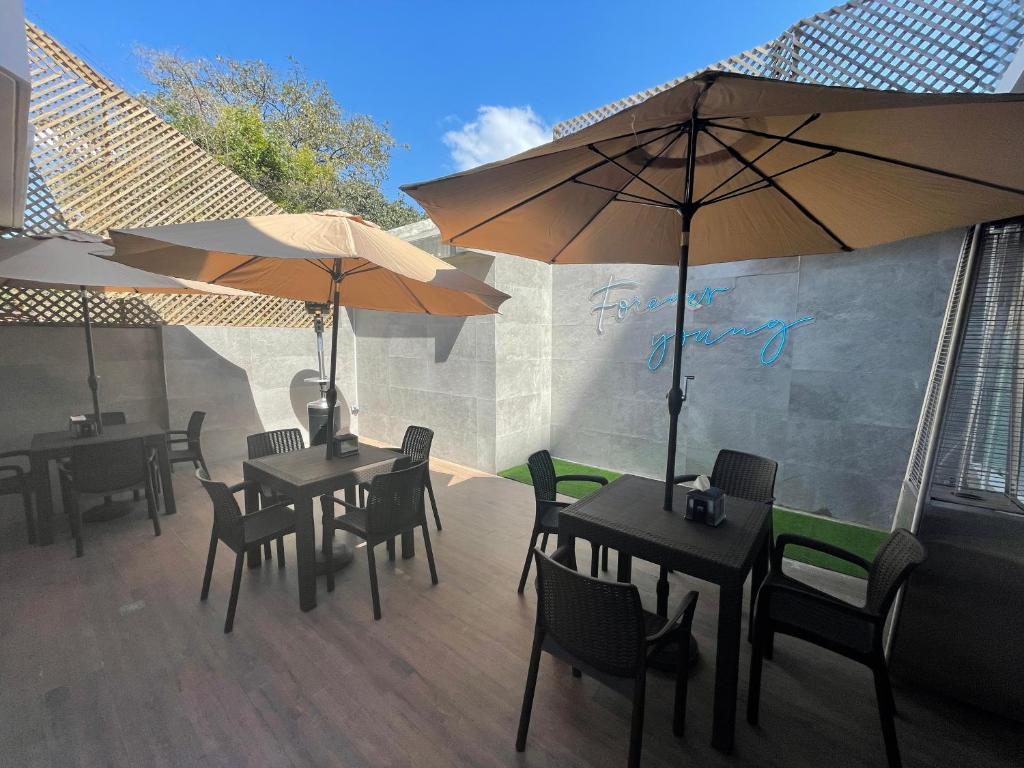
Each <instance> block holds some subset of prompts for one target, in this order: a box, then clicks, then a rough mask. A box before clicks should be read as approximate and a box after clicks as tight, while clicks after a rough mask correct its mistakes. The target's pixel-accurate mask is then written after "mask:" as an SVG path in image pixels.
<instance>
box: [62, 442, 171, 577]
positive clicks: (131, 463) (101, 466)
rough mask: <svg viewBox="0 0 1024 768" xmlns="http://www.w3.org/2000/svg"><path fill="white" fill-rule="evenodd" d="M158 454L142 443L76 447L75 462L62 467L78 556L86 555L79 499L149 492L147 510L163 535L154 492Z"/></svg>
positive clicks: (65, 499) (154, 529)
mask: <svg viewBox="0 0 1024 768" xmlns="http://www.w3.org/2000/svg"><path fill="white" fill-rule="evenodd" d="M155 461H156V457H155V456H154V454H153V453H152V452H151V451H149V450H148V449H147V448H146V445H145V443H144V442H143V441H142V440H140V439H135V440H119V441H117V442H114V443H98V444H93V445H76V446H75V447H74V448H73V449H72V451H71V460H70V461H68V462H67V463H64V464H60V465H58V466H59V470H60V481H61V482H60V485H61V494H62V496H63V499H64V504H65V507H64V508H65V510H67V512H68V515H69V516H70V518H71V532H72V534H73V535H74V537H75V556H76V557H81V556H82V554H83V552H84V551H85V548H84V544H83V541H82V508H81V504H80V503H79V499H78V496H79V494H82V493H95V494H100V495H103V496H109V495H110V494H113V493H117V492H120V491H135V490H136V489H143V490H145V494H146V507H147V509H148V512H149V518H150V520H152V521H153V533H154V535H156V536H159V535H160V518H159V516H158V515H157V513H156V490H155V489H154V488H153V463H154V462H155Z"/></svg>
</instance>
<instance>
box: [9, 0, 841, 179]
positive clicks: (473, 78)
mask: <svg viewBox="0 0 1024 768" xmlns="http://www.w3.org/2000/svg"><path fill="white" fill-rule="evenodd" d="M828 5H829V3H828V0H742V1H741V0H715V1H707V0H705V1H703V2H693V1H692V0H674V1H670V2H665V1H663V0H647V1H646V2H642V3H631V2H629V0H626V1H625V2H624V1H623V0H617V2H604V0H594V1H593V2H556V1H555V0H549V2H505V3H495V2H486V0H484V1H483V2H479V1H478V2H473V3H461V2H444V1H443V0H437V2H399V1H398V0H380V1H376V2H375V1H374V0H370V1H369V2H366V0H364V1H363V2H359V3H352V2H343V1H341V0H338V1H336V2H308V1H305V0H289V1H288V2H282V1H281V0H276V2H268V1H266V0H250V1H249V2H245V3H241V2H238V3H235V2H218V1H217V0H206V1H205V2H199V1H197V0H173V1H172V2H166V3H164V2H149V1H148V0H144V1H143V2H139V0H130V1H129V0H91V1H90V0H25V14H26V16H27V17H28V18H29V19H31V20H32V21H34V22H35V23H37V24H38V25H40V26H41V27H42V28H43V29H45V30H46V31H47V32H49V33H50V34H51V35H53V36H54V37H56V38H57V40H59V41H60V42H62V43H63V44H65V45H66V46H68V47H69V48H70V49H71V50H72V51H73V52H75V53H76V54H78V55H79V56H81V57H82V58H84V59H85V60H86V61H87V62H89V63H90V64H91V65H92V66H94V67H96V68H97V69H98V70H99V71H100V72H101V73H103V74H104V75H107V76H108V77H110V78H111V79H112V80H114V81H115V82H116V83H118V84H119V85H121V86H123V87H125V88H126V89H127V90H129V91H132V92H134V91H136V90H139V89H140V88H142V87H143V86H144V85H145V81H144V79H143V78H142V76H141V75H140V74H139V71H138V67H137V64H136V61H135V59H134V57H133V55H132V47H133V46H134V45H136V44H139V45H143V46H146V47H149V48H158V49H171V50H177V51H179V52H181V53H183V54H186V55H188V56H205V57H213V56H216V55H224V56H229V57H234V58H259V59H263V60H265V61H267V62H269V63H270V64H272V65H274V66H275V67H280V68H282V69H283V68H284V67H286V66H287V57H288V56H289V55H291V56H294V57H295V58H297V59H298V60H299V61H300V62H301V63H302V65H303V66H304V67H305V69H306V71H307V74H308V75H309V76H310V77H313V78H318V79H323V80H326V81H327V83H328V85H329V86H330V88H331V91H332V92H333V93H334V95H335V97H336V98H337V99H338V101H339V102H340V103H341V104H342V106H343V107H344V108H345V109H347V110H349V111H351V112H361V113H366V114H369V115H372V116H373V117H374V118H376V119H377V120H380V121H385V122H387V123H388V124H389V126H390V129H391V131H392V133H393V134H394V135H395V137H396V138H397V139H398V141H400V142H402V143H403V144H408V145H409V149H408V150H400V151H398V152H396V154H395V157H394V160H393V162H392V165H391V172H390V178H389V179H388V181H387V183H386V191H387V192H388V194H389V195H394V194H396V193H397V191H398V185H400V184H404V183H407V182H412V181H422V180H424V179H428V178H433V177H434V176H439V175H442V174H445V173H451V172H452V171H455V170H458V169H460V168H462V167H466V166H468V165H471V164H475V163H478V162H486V161H489V160H493V159H497V158H498V157H502V156H505V155H508V154H512V153H513V152H515V151H519V150H521V149H523V148H525V147H526V146H528V145H530V144H533V143H539V142H540V141H542V140H546V139H548V138H549V137H550V126H551V125H553V124H554V123H556V122H558V121H559V120H563V119H566V118H569V117H572V116H574V115H576V114H579V113H581V112H586V111H588V110H590V109H593V108H594V107H597V106H600V105H602V104H605V103H607V102H609V101H614V100H616V99H618V98H621V97H623V96H626V95H628V94H631V93H634V92H636V91H640V90H643V89H644V88H648V87H650V86H652V85H656V84H658V83H661V82H664V81H666V80H670V79H672V78H673V77H678V76H679V75H681V74H684V73H686V72H690V71H692V70H694V69H699V68H701V67H704V66H706V65H708V64H711V63H713V62H715V61H717V60H719V59H722V58H725V57H726V56H729V55H732V54H735V53H738V52H740V51H742V50H744V49H746V48H750V47H752V46H754V45H758V44H760V43H763V42H766V41H767V40H769V39H771V38H773V37H775V36H776V35H778V34H779V33H780V32H782V31H783V30H784V29H785V28H786V27H788V26H789V25H790V24H792V23H793V22H795V21H797V20H798V19H800V18H802V17H804V16H808V15H811V14H813V13H815V12H817V11H821V10H824V9H825V8H826V7H828Z"/></svg>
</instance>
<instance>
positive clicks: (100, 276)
mask: <svg viewBox="0 0 1024 768" xmlns="http://www.w3.org/2000/svg"><path fill="white" fill-rule="evenodd" d="M113 252H114V249H113V248H111V247H110V246H109V245H106V244H105V242H104V241H103V239H102V238H99V237H97V236H96V235H93V234H90V233H88V232H81V231H78V230H65V231H59V232H51V233H47V234H42V235H26V236H23V237H12V238H5V239H0V287H3V286H14V287H22V288H77V289H78V291H79V297H80V299H81V303H82V317H83V321H84V326H85V349H86V354H87V356H88V358H89V379H88V381H89V389H90V390H91V391H92V404H93V415H94V417H95V421H96V428H97V429H98V430H100V431H102V429H103V423H102V420H101V419H100V401H99V379H98V377H97V376H96V360H95V355H94V353H93V341H92V321H91V318H90V316H89V294H88V291H87V290H86V289H87V288H98V289H101V290H110V291H124V292H134V293H217V294H232V295H238V294H242V293H244V291H237V290H234V289H230V288H223V287H221V286H215V285H207V284H205V283H200V282H196V281H193V280H181V279H178V278H174V277H168V276H167V275H154V274H152V273H150V272H144V271H143V270H141V269H135V268H133V267H129V266H126V265H124V264H118V263H117V262H114V261H108V260H106V259H104V258H101V256H102V255H107V256H109V255H111V254H112V253H113Z"/></svg>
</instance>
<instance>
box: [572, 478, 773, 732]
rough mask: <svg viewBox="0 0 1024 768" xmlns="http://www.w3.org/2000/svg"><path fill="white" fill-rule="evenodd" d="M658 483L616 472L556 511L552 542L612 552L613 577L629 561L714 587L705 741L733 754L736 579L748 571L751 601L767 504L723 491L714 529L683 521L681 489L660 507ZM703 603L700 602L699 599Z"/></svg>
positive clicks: (626, 574)
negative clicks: (711, 693)
mask: <svg viewBox="0 0 1024 768" xmlns="http://www.w3.org/2000/svg"><path fill="white" fill-rule="evenodd" d="M663 504H664V485H663V484H662V482H661V481H660V480H651V479H649V478H645V477H637V476H635V475H623V476H622V477H620V478H618V479H617V480H614V481H612V482H611V483H609V484H608V485H606V486H604V487H603V488H600V489H599V490H597V491H596V492H594V493H592V494H591V495H589V496H587V497H585V498H583V499H580V500H579V501H577V502H576V503H574V504H572V505H571V506H569V507H566V508H565V509H563V510H562V512H561V516H560V519H559V531H560V533H559V538H558V542H559V546H562V545H570V550H571V549H572V547H571V545H573V544H574V543H575V539H576V537H579V538H581V539H586V540H587V541H590V542H593V543H595V544H602V545H607V546H608V548H609V549H613V550H616V551H617V552H618V553H619V558H618V573H617V576H618V580H619V581H629V580H630V577H631V570H632V558H634V557H637V558H640V559H641V560H646V561H648V562H650V563H654V564H656V565H659V566H662V568H663V569H665V568H667V569H669V570H672V571H678V572H680V573H685V574H687V575H689V576H693V577H695V578H697V579H701V580H703V581H708V582H711V583H713V584H717V585H718V636H717V648H716V653H715V699H714V720H713V725H712V735H711V744H712V746H713V747H715V748H716V749H718V750H721V751H723V752H730V751H732V747H733V736H734V731H735V726H736V695H737V682H738V679H739V655H740V642H741V626H742V617H743V584H744V582H745V581H746V579H747V576H748V574H750V573H751V571H753V573H754V576H753V579H752V582H751V599H753V593H754V590H755V589H756V585H758V584H760V583H761V581H763V580H764V576H765V574H766V572H767V568H768V544H769V536H770V520H771V506H770V505H768V504H764V503H758V502H752V501H747V500H746V499H741V498H737V497H734V496H727V497H726V498H725V512H726V520H725V522H723V523H722V524H721V525H719V526H718V527H711V526H708V525H704V524H703V523H696V522H693V521H690V520H686V519H685V518H684V516H683V508H684V506H685V504H686V494H685V493H677V494H676V498H675V509H674V510H673V511H671V512H666V511H665V510H664V509H663ZM668 592H669V585H668V579H667V577H666V576H665V575H664V570H663V571H662V575H661V576H660V577H659V580H658V586H657V602H658V613H659V614H661V615H663V616H664V615H665V614H666V613H667V607H668ZM702 602H703V599H702Z"/></svg>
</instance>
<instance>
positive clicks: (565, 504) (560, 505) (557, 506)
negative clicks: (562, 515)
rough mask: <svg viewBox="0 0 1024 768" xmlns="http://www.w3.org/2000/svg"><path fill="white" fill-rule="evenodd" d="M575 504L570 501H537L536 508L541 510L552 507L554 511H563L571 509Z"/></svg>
mask: <svg viewBox="0 0 1024 768" xmlns="http://www.w3.org/2000/svg"><path fill="white" fill-rule="evenodd" d="M574 503H575V502H572V501H554V500H552V501H540V500H539V499H538V500H537V508H538V509H542V508H544V507H554V508H555V509H565V508H566V507H571V506H572V505H573V504H574Z"/></svg>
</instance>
